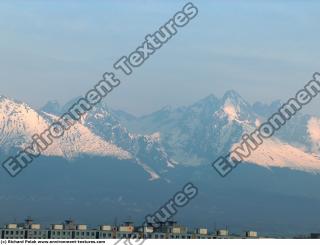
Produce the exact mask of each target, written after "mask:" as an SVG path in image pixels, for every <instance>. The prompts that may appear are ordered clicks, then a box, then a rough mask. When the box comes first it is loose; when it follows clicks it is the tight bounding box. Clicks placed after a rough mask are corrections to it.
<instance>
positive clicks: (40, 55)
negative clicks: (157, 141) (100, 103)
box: [0, 0, 320, 115]
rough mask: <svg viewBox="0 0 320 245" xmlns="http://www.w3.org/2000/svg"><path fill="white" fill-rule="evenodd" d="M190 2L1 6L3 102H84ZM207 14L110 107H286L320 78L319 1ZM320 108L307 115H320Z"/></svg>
mask: <svg viewBox="0 0 320 245" xmlns="http://www.w3.org/2000/svg"><path fill="white" fill-rule="evenodd" d="M184 3H186V1H169V0H166V1H154V0H153V1H146V0H141V1H129V0H127V1H102V0H99V1H98V0H96V1H71V0H65V1H53V0H47V1H40V0H38V1H35V0H34V1H31V0H30V1H22V0H21V1H12V0H10V1H9V0H7V1H6V0H4V1H1V2H0V31H1V38H0V54H1V55H0V66H1V72H0V94H3V95H6V96H9V97H12V98H15V99H19V100H23V101H26V102H28V103H29V104H30V105H32V106H35V107H40V106H42V105H43V104H45V103H46V102H47V101H48V100H58V101H59V102H61V103H64V102H66V101H68V100H70V99H71V98H73V97H76V96H78V95H83V94H84V93H85V92H86V91H87V90H88V89H90V88H91V87H92V86H93V85H94V84H95V83H96V82H97V81H99V79H100V78H101V75H102V74H103V73H104V72H106V71H113V68H112V65H113V63H114V62H115V61H116V60H117V59H118V58H120V57H121V56H123V55H128V54H129V53H130V52H132V51H133V50H135V49H136V48H137V47H138V46H139V45H140V44H141V43H142V42H143V40H144V37H145V35H147V34H149V33H153V32H155V31H156V30H157V28H159V27H160V26H161V25H162V24H164V23H165V22H166V21H167V20H168V19H170V18H171V17H172V16H173V15H174V14H175V12H177V11H179V10H180V9H181V8H182V6H183V5H184ZM193 3H194V4H195V5H196V6H197V7H198V9H199V14H198V16H197V17H196V18H195V19H193V20H192V21H191V22H190V23H189V24H188V25H187V26H186V27H184V28H182V29H180V30H179V33H178V34H177V35H176V36H175V37H174V38H173V39H172V40H170V41H169V42H168V43H167V44H166V45H164V46H163V47H162V48H161V49H160V50H158V51H157V52H156V53H155V54H154V55H153V56H152V57H151V58H150V59H149V60H147V61H146V62H145V63H144V64H143V65H142V66H141V67H140V68H138V69H135V70H134V73H133V75H131V76H129V77H124V76H120V78H121V80H122V84H121V86H120V87H119V88H117V89H116V90H115V91H113V93H112V94H111V95H110V96H109V97H108V98H106V101H107V102H108V103H109V104H110V105H111V106H112V107H114V108H118V109H124V110H126V111H129V112H132V113H134V114H137V115H140V114H145V113H148V112H151V111H154V110H156V109H159V108H161V107H163V106H165V105H173V106H178V105H185V104H190V103H192V102H194V101H196V100H198V99H201V98H202V97H205V96H207V95H208V94H211V93H213V94H215V95H217V96H222V95H223V93H224V92H225V91H226V90H228V89H234V90H236V91H238V92H239V93H240V94H241V95H242V96H243V97H244V98H245V99H247V100H248V101H250V102H254V101H257V100H259V101H262V102H270V101H272V100H275V99H282V100H286V99H287V98H288V97H291V96H292V95H294V94H295V92H296V91H298V90H299V89H300V88H301V87H303V86H304V84H305V83H306V82H307V81H308V80H309V79H310V78H311V75H312V73H313V72H315V71H320V66H319V65H318V64H319V61H318V59H319V39H320V34H319V32H318V31H317V30H318V23H319V20H318V12H319V11H318V10H319V7H320V2H317V1H281V0H280V1H279V0H278V1H253V0H251V1H249V0H247V1H231V0H227V1H222V0H221V1H193ZM318 105H319V99H316V100H315V102H313V103H312V105H311V106H310V107H309V109H308V111H310V112H314V113H315V114H320V111H319V109H317V108H319V107H318Z"/></svg>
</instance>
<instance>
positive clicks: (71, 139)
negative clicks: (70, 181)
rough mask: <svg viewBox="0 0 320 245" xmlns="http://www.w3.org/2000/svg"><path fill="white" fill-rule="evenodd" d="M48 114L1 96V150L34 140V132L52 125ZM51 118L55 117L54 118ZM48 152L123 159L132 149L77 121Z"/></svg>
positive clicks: (54, 154)
mask: <svg viewBox="0 0 320 245" xmlns="http://www.w3.org/2000/svg"><path fill="white" fill-rule="evenodd" d="M46 116H47V117H46V118H45V117H43V116H42V115H40V114H39V113H38V112H36V111H35V110H33V109H32V108H31V107H30V106H28V105H27V104H25V103H21V102H16V101H13V100H10V99H8V98H6V97H1V98H0V118H1V120H0V145H1V150H2V151H5V152H8V151H10V150H12V149H14V148H16V149H21V148H24V147H25V146H28V144H30V143H31V141H32V136H33V135H34V134H41V133H42V132H43V131H45V130H46V129H48V127H49V126H50V120H49V119H50V118H51V119H54V118H56V119H57V117H56V116H53V115H50V114H46ZM51 122H52V120H51ZM43 154H44V155H46V156H64V157H68V158H72V157H75V156H78V155H80V154H92V155H101V156H114V157H117V158H120V159H129V158H132V157H131V155H130V153H128V152H126V151H124V150H122V149H121V148H119V147H117V146H115V145H113V144H111V143H108V142H106V141H104V140H102V139H101V138H100V137H99V136H97V135H95V134H94V133H92V132H91V131H90V130H89V129H88V128H86V127H85V126H83V125H81V124H80V123H77V124H76V125H75V126H74V127H72V128H70V130H68V131H66V132H65V134H64V136H63V137H61V138H59V139H55V140H54V141H53V144H52V145H51V146H49V147H48V149H47V150H46V151H45V152H44V153H43Z"/></svg>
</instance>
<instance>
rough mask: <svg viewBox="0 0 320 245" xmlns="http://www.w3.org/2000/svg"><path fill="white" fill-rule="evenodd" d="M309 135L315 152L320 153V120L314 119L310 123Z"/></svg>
mask: <svg viewBox="0 0 320 245" xmlns="http://www.w3.org/2000/svg"><path fill="white" fill-rule="evenodd" d="M307 126H308V133H309V137H310V140H311V142H312V144H313V145H312V146H313V149H312V150H313V151H314V152H320V119H319V118H315V117H312V118H310V120H309V122H308V125H307Z"/></svg>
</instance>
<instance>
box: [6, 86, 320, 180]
mask: <svg viewBox="0 0 320 245" xmlns="http://www.w3.org/2000/svg"><path fill="white" fill-rule="evenodd" d="M73 101H74V100H72V101H70V102H69V103H67V104H66V105H64V106H60V105H59V104H58V102H56V101H50V102H48V103H47V104H46V105H45V106H44V107H42V108H40V109H39V110H36V109H33V108H31V107H30V106H29V105H27V104H26V103H23V102H19V101H16V100H13V99H9V98H7V97H4V96H1V97H0V118H1V121H0V149H1V152H2V155H5V154H9V153H13V152H14V151H16V150H18V149H22V148H23V147H24V146H26V145H27V144H28V143H30V142H31V139H32V138H31V137H32V135H34V134H36V133H37V134H40V133H41V132H43V131H44V130H45V129H47V128H48V126H49V125H50V123H52V122H54V120H56V119H57V118H58V117H59V116H60V115H62V114H63V113H64V112H66V111H67V108H69V106H70V105H71V104H72V102H73ZM280 107H281V102H280V101H275V102H273V103H271V104H270V105H265V104H262V103H260V102H257V103H255V104H253V105H251V104H250V103H248V102H247V101H245V100H244V99H243V98H242V97H241V96H240V95H239V94H238V93H237V92H235V91H232V90H231V91H227V92H226V93H225V95H224V96H223V97H222V98H220V99H219V98H217V97H215V96H214V95H209V96H208V97H206V98H204V99H201V100H199V101H198V102H196V103H194V104H192V105H190V106H184V107H178V108H171V107H164V108H162V109H160V110H159V111H156V112H154V113H151V114H149V115H145V116H142V117H136V116H134V115H131V114H129V113H127V112H124V111H120V110H112V109H111V108H108V107H107V105H106V104H105V103H102V104H99V105H98V106H96V107H95V108H93V109H92V110H91V111H89V112H88V113H86V114H85V115H84V116H83V117H82V118H81V120H80V121H79V122H78V123H77V124H76V125H75V126H74V127H72V128H71V129H70V130H68V131H67V133H66V134H64V135H63V137H61V138H60V139H58V140H55V142H54V143H53V145H51V146H50V147H49V148H48V149H47V150H46V151H45V152H44V155H45V156H51V157H63V158H66V159H69V160H72V159H74V158H76V157H78V156H81V155H91V156H102V157H103V156H106V157H114V158H117V159H130V160H132V161H133V162H134V163H136V164H138V165H139V166H141V168H142V169H143V170H144V171H146V172H147V173H148V174H149V176H150V179H151V180H155V179H158V178H161V175H162V173H165V172H167V171H170V170H171V169H172V168H174V167H175V166H176V165H187V166H199V165H203V164H210V163H211V162H212V161H213V160H215V159H216V158H217V157H219V156H221V155H226V154H227V153H228V152H230V151H231V149H232V148H233V147H234V146H235V145H236V144H237V143H239V142H240V141H241V136H242V135H243V134H244V133H250V132H252V131H253V130H254V129H255V128H256V127H257V126H259V125H260V124H261V123H262V122H264V121H266V120H267V118H268V116H270V115H272V114H273V113H274V112H276V111H277V109H278V108H280ZM319 142H320V119H319V118H317V117H314V116H310V115H303V114H298V115H296V116H295V117H294V118H293V119H292V120H291V121H289V122H288V124H287V125H286V126H284V128H282V129H281V130H280V131H279V132H278V133H277V134H276V135H275V136H274V137H273V138H271V139H268V140H265V141H264V143H263V144H262V146H260V148H259V149H258V150H257V151H255V152H254V153H253V154H252V155H251V156H250V158H249V159H248V163H250V164H256V165H259V166H263V167H266V168H270V167H278V168H283V167H285V168H289V169H296V170H301V171H307V172H312V173H318V172H319V170H320V158H319V152H320V148H319V146H320V143H319ZM1 160H2V159H1Z"/></svg>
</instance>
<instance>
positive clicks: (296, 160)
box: [245, 138, 320, 173]
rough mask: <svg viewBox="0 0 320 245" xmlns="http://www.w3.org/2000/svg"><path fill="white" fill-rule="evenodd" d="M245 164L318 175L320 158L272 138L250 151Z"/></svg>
mask: <svg viewBox="0 0 320 245" xmlns="http://www.w3.org/2000/svg"><path fill="white" fill-rule="evenodd" d="M245 161H246V162H249V163H253V164H256V165H259V166H262V167H278V168H284V167H285V168H290V169H295V170H301V171H306V172H312V173H320V157H319V156H317V155H315V154H311V153H307V152H305V151H304V150H303V149H299V148H296V147H294V146H291V145H289V144H286V143H283V142H281V141H280V140H278V139H276V138H273V139H267V140H264V142H263V143H262V144H261V145H260V146H259V148H257V149H256V150H255V151H252V154H251V155H250V157H248V158H246V159H245Z"/></svg>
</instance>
